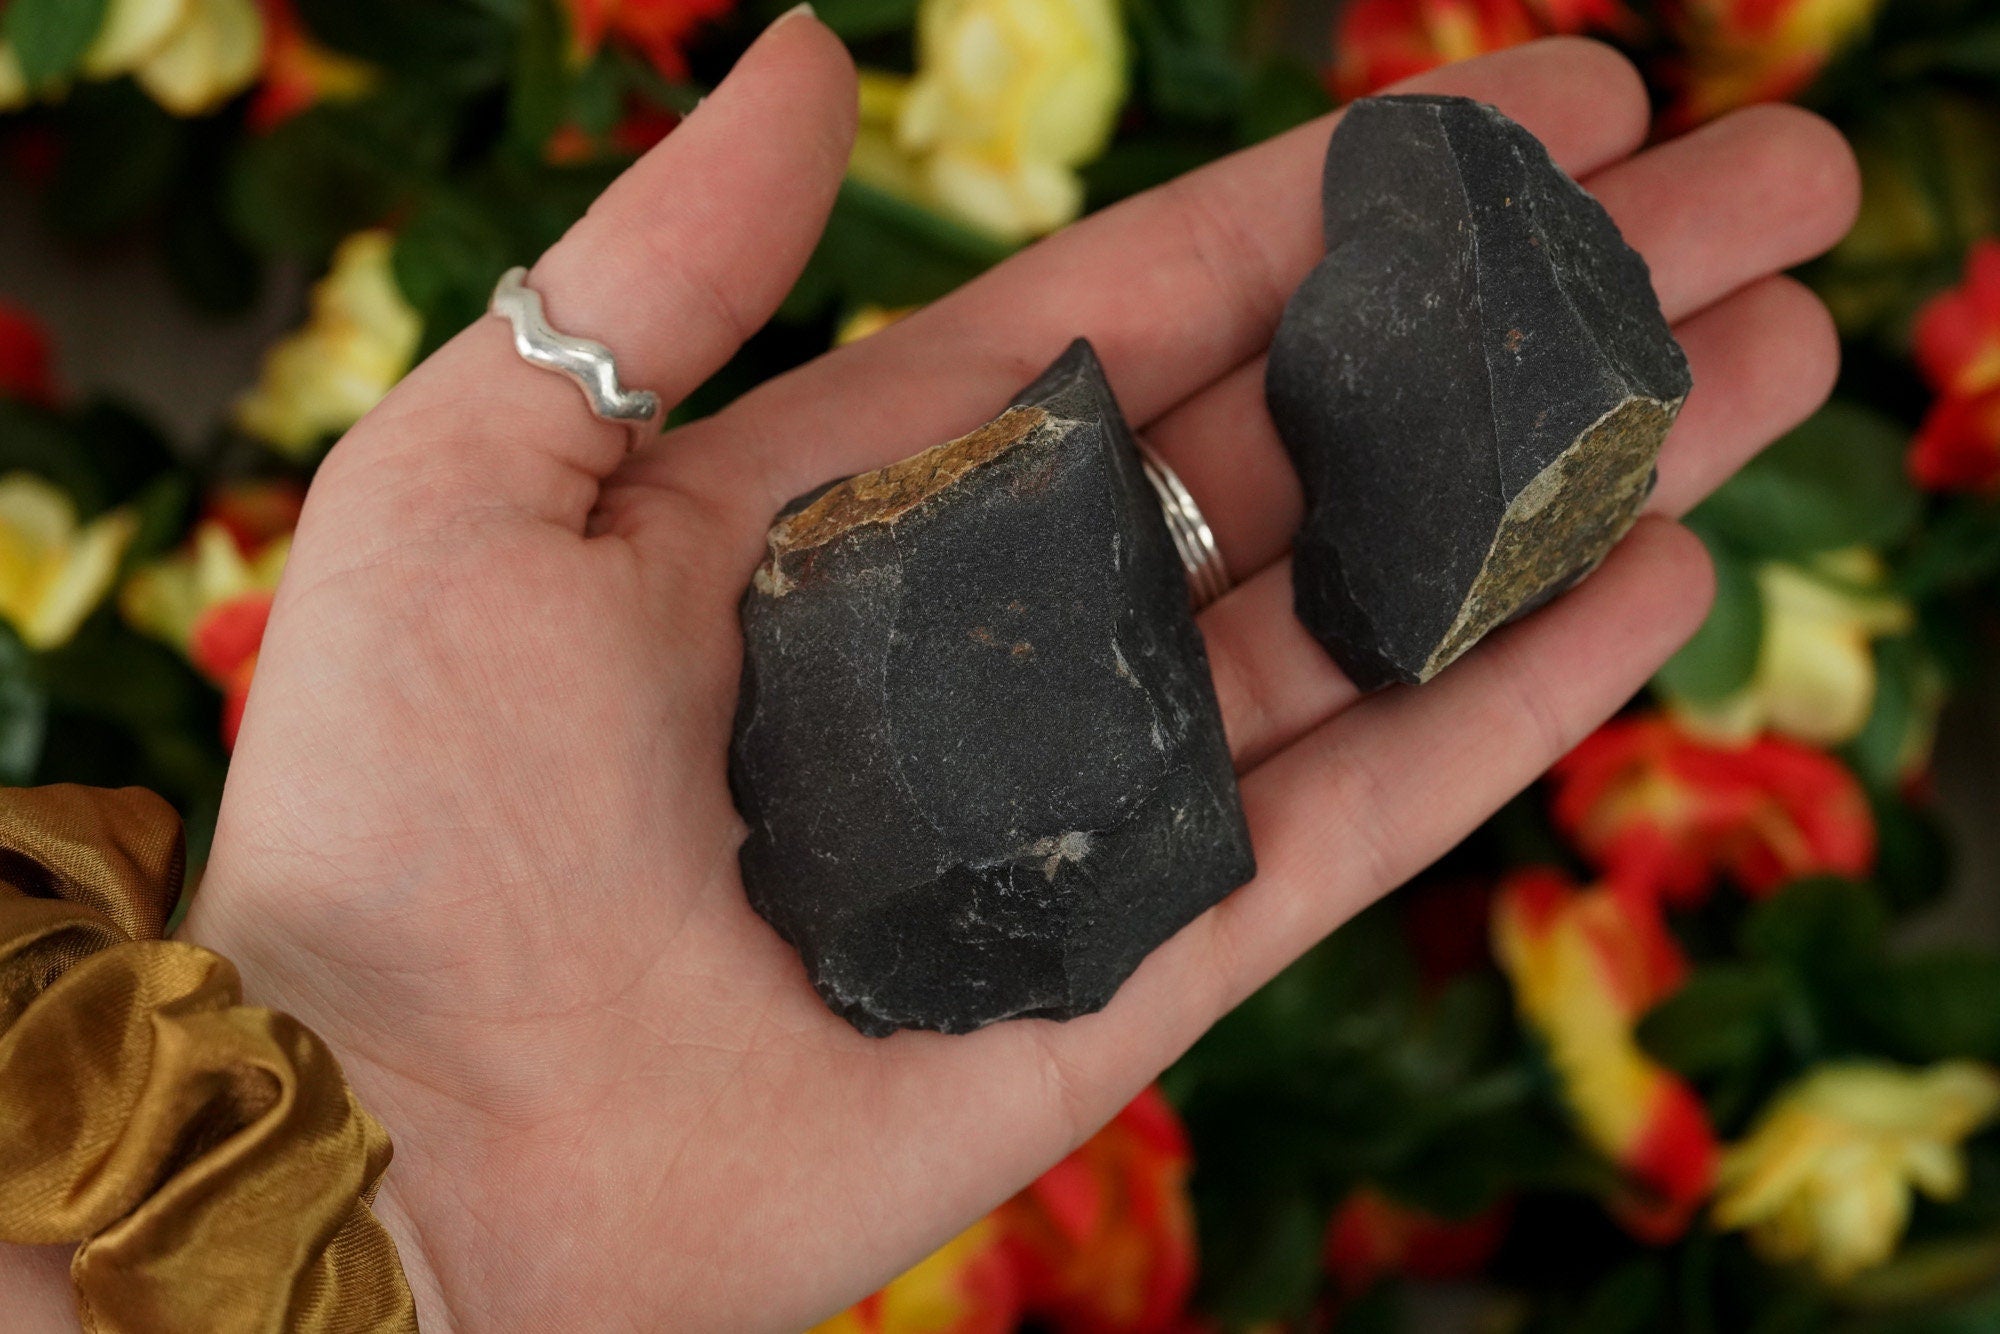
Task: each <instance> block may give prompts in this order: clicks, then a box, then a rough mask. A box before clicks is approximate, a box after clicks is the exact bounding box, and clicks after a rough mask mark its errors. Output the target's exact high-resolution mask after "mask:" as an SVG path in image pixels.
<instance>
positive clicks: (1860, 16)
mask: <svg viewBox="0 0 2000 1334" xmlns="http://www.w3.org/2000/svg"><path fill="white" fill-rule="evenodd" d="M1880 6H1881V0H1673V3H1672V4H1670V5H1669V6H1668V9H1667V22H1668V26H1669V27H1670V28H1671V30H1672V32H1673V35H1674V37H1675V39H1676V42H1677V45H1678V47H1679V51H1678V53H1677V55H1676V56H1675V57H1674V58H1673V59H1671V60H1669V61H1668V62H1667V66H1666V69H1665V71H1664V73H1665V77H1666V81H1667V82H1668V83H1669V84H1670V85H1671V86H1672V88H1673V91H1674V97H1673V100H1672V102H1670V104H1669V106H1668V109H1667V112H1666V116H1665V119H1666V122H1667V124H1668V125H1670V126H1673V127H1685V126H1689V125H1698V124H1700V123H1701V122H1702V121H1705V120H1710V119H1713V118H1714V117H1716V116H1719V115H1721V114H1722V113H1723V112H1725V111H1733V110H1734V109H1736V108H1737V107H1740V106H1747V105H1749V104H1750V103H1752V102H1778V101H1783V100H1784V99H1786V98H1789V97H1793V96H1795V95H1797V94H1798V93H1801V92H1803V91H1804V90H1805V88H1806V85H1808V84H1810V83H1811V82H1812V81H1813V80H1814V79H1815V78H1817V77H1818V76H1819V72H1820V71H1821V70H1822V69H1824V68H1825V67H1826V64H1827V62H1828V61H1829V60H1831V59H1832V58H1833V57H1834V56H1835V55H1836V54H1837V53H1839V51H1840V50H1841V49H1842V48H1844V47H1845V46H1847V45H1848V44H1849V43H1851V42H1853V41H1855V40H1857V39H1859V38H1860V37H1861V36H1862V35H1863V34H1864V33H1865V32H1866V31H1867V29H1868V26H1869V24H1870V23H1871V22H1873V20H1874V17H1875V11H1876V10H1877V9H1878V8H1880Z"/></svg>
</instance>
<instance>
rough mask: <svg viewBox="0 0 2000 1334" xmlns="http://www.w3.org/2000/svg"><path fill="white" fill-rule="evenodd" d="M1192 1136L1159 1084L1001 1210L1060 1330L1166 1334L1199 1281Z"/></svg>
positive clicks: (1040, 1301) (1008, 1234)
mask: <svg viewBox="0 0 2000 1334" xmlns="http://www.w3.org/2000/svg"><path fill="white" fill-rule="evenodd" d="M1189 1161H1190V1159H1189V1152H1188V1142H1187V1132H1186V1131H1185V1130H1184V1129H1183V1128H1182V1126H1181V1122H1180V1118H1179V1117H1178V1116H1177V1115H1175V1113H1174V1110H1173V1108H1172V1107H1171V1106H1170V1105H1169V1104H1168V1103H1167V1100H1166V1098H1164V1097H1163V1096H1161V1094H1160V1091H1159V1090H1158V1089H1157V1088H1149V1089H1147V1090H1146V1091H1145V1092H1143V1093H1141V1094H1140V1095H1139V1096H1138V1097H1137V1098H1135V1099H1133V1100H1132V1102H1131V1104H1130V1105H1129V1106H1127V1107H1126V1108H1125V1110H1123V1111H1122V1112H1120V1113H1119V1114H1118V1115H1117V1116H1116V1117H1115V1118H1113V1119H1112V1121H1111V1122H1110V1124H1108V1125H1106V1126H1105V1127H1104V1129H1102V1130H1100V1131H1098V1132H1097V1134H1095V1135H1093V1136H1092V1137H1091V1138H1090V1139H1089V1140H1088V1141H1086V1142H1085V1143H1084V1145H1083V1147H1082V1148H1080V1149H1078V1150H1077V1151H1076V1152H1075V1153H1072V1154H1071V1155H1070V1156H1069V1157H1067V1158H1065V1159H1063V1160H1062V1161H1061V1162H1060V1163H1057V1164H1056V1165H1055V1166H1054V1167H1052V1168H1050V1169H1049V1170H1048V1171H1047V1172H1044V1173H1043V1174H1042V1175H1041V1177H1040V1178H1038V1179H1037V1180H1036V1181H1035V1183H1034V1184H1033V1185H1031V1186H1029V1187H1028V1188H1027V1189H1026V1190H1024V1191H1022V1192H1021V1193H1020V1194H1019V1195H1017V1196H1015V1197H1014V1198H1013V1199H1012V1200H1010V1201H1008V1202H1007V1203H1006V1204H1005V1205H1002V1206H1001V1208H1000V1209H999V1211H998V1212H997V1213H996V1214H995V1215H994V1217H995V1220H996V1221H997V1222H998V1223H999V1225H1000V1227H1001V1230H1002V1232H1003V1234H1004V1236H1005V1238H1006V1248H1007V1252H1008V1254H1009V1256H1010V1257H1011V1258H1012V1260H1013V1263H1014V1266H1015V1269H1016V1272H1017V1273H1019V1275H1020V1277H1021V1295H1022V1301H1023V1305H1024V1307H1025V1309H1026V1311H1027V1312H1028V1314H1030V1315H1031V1316H1033V1317H1035V1318H1036V1319H1037V1321H1038V1322H1040V1323H1041V1324H1043V1325H1045V1326H1047V1327H1048V1328H1050V1329H1051V1330H1053V1331H1056V1334H1164V1331H1166V1330H1169V1329H1171V1328H1173V1327H1174V1325H1175V1322H1176V1321H1177V1320H1178V1319H1179V1318H1180V1317H1181V1315H1182V1314H1183V1312H1184V1310H1185V1308H1186V1305H1187V1299H1188V1293H1189V1291H1190V1290H1191V1289H1192V1287H1193V1285H1194V1273H1195V1260H1194V1209H1193V1206H1192V1205H1191V1204H1190V1203H1189V1200H1188V1194H1187V1178H1188V1169H1189Z"/></svg>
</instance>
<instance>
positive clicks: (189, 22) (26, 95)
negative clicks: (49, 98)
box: [0, 0, 264, 116]
mask: <svg viewBox="0 0 2000 1334" xmlns="http://www.w3.org/2000/svg"><path fill="white" fill-rule="evenodd" d="M263 56H264V19H263V15H262V14H261V13H260V12H259V11H258V8H257V5H256V0H112V3H111V6H110V8H109V9H108V10H107V11H106V12H105V15H104V23H103V26H102V27H100V28H99V29H98V30H97V36H96V37H95V38H93V39H92V41H91V44H90V49H89V50H87V51H86V52H84V55H83V60H82V62H81V68H80V73H81V74H82V75H83V77H84V78H86V79H94V80H102V79H116V78H119V77H121V76H123V75H127V74H129V75H131V76H132V77H133V79H135V80H137V82H138V84H139V86H140V87H141V88H144V89H145V90H146V92H147V93H148V94H149V95H150V96H151V97H152V99H153V100H154V101H155V102H158V103H159V104H160V105H161V106H163V107H165V108H166V109H167V110H169V111H171V112H173V113H174V114H175V115H179V116H199V115H202V114H204V113H206V112H209V111H213V110H214V109H215V108H216V107H218V106H221V105H222V104H223V103H224V102H227V101H228V100H229V99H230V98H232V97H234V96H236V94H238V93H240V92H242V91H243V90H244V89H245V88H248V87H249V86H250V85H251V84H252V83H254V82H256V80H257V71H258V68H259V67H260V65H261V64H262V62H263ZM32 93H33V90H32V89H30V88H29V87H28V84H27V80H26V79H25V78H24V77H23V76H22V71H21V65H20V61H19V59H18V58H17V57H16V56H15V53H14V51H13V50H12V48H10V47H7V46H5V45H4V44H0V109H6V108H11V107H18V106H22V105H24V104H26V103H27V102H28V101H29V100H30V98H31V96H32Z"/></svg>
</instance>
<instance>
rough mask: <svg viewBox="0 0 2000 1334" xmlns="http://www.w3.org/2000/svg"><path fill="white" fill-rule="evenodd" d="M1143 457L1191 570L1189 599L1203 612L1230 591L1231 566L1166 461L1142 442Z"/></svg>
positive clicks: (1170, 530)
mask: <svg viewBox="0 0 2000 1334" xmlns="http://www.w3.org/2000/svg"><path fill="white" fill-rule="evenodd" d="M1138 444H1139V458H1140V461H1141V462H1143V463H1144V464H1145V466H1146V480H1147V481H1149V482H1151V483H1152V484H1153V491H1154V493H1155V494H1157V495H1158V496H1159V498H1160V512H1161V513H1162V514H1164V515H1165V516H1166V519H1167V533H1168V535H1169V536H1170V537H1172V538H1173V539H1174V550H1175V551H1178V552H1179V553H1180V557H1181V567H1182V568H1183V569H1185V570H1186V571H1187V581H1188V600H1189V601H1191V602H1192V603H1193V604H1194V609H1195V610H1196V611H1200V610H1201V609H1202V608H1203V607H1206V606H1207V605H1208V604H1209V603H1211V602H1213V601H1215V600H1216V599H1217V598H1219V597H1221V596H1222V595H1223V594H1224V593H1227V592H1228V591H1229V587H1230V581H1229V567H1228V566H1227V565H1225V564H1224V563H1223V560H1222V548H1221V547H1219V546H1217V545H1216V543H1215V530H1214V529H1212V528H1210V527H1209V526H1208V520H1207V519H1205V518H1203V517H1202V513H1201V506H1199V505H1197V504H1195V503H1194V494H1193V493H1192V492H1190V491H1189V490H1188V489H1187V486H1186V485H1185V484H1184V483H1183V482H1182V481H1181V479H1180V478H1179V477H1177V476H1175V475H1174V470H1173V469H1172V468H1169V467H1168V466H1167V463H1166V460H1165V459H1163V458H1161V457H1160V456H1159V455H1158V454H1155V453H1154V452H1153V451H1152V450H1151V449H1149V448H1148V447H1147V446H1146V443H1145V441H1143V440H1142V441H1139V442H1138Z"/></svg>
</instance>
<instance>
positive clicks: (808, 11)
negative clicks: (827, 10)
mask: <svg viewBox="0 0 2000 1334" xmlns="http://www.w3.org/2000/svg"><path fill="white" fill-rule="evenodd" d="M801 14H804V15H807V16H808V17H812V18H817V17H818V15H817V14H815V13H814V12H813V7H812V0H800V3H798V4H796V5H793V6H792V7H791V8H790V9H788V10H786V11H785V12H784V13H782V14H780V15H778V17H777V18H776V19H774V20H772V22H771V26H772V27H773V28H775V27H777V26H778V25H779V24H781V23H786V22H788V21H790V20H792V19H795V18H797V17H798V16H799V15H801Z"/></svg>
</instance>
